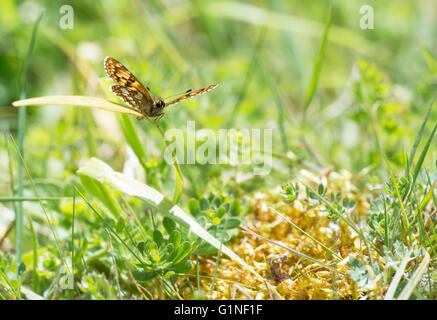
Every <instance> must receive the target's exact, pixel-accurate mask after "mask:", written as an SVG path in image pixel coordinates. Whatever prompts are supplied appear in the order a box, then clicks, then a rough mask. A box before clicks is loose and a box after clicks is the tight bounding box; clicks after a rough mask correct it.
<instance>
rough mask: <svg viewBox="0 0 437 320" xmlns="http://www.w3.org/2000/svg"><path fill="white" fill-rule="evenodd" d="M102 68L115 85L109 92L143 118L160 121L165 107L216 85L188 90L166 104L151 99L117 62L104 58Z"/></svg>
mask: <svg viewBox="0 0 437 320" xmlns="http://www.w3.org/2000/svg"><path fill="white" fill-rule="evenodd" d="M104 66H105V72H106V74H107V75H108V77H110V78H111V79H112V80H113V81H114V82H116V83H117V84H115V85H112V86H111V91H112V92H114V93H115V94H116V95H117V96H118V97H120V98H121V99H123V101H124V102H126V103H127V104H128V105H129V106H131V107H132V108H133V109H135V110H136V111H138V112H140V113H141V114H143V115H144V116H145V117H151V118H158V119H161V118H162V117H163V116H164V109H165V107H167V106H169V105H172V104H176V103H178V102H179V101H182V100H185V99H189V98H191V97H194V96H196V95H198V94H202V93H205V92H207V91H209V90H211V89H214V88H215V87H217V84H213V85H210V86H208V87H205V88H202V89H198V90H195V91H193V90H191V89H190V90H188V91H186V92H185V93H184V94H183V95H182V96H180V97H178V98H176V99H174V100H171V101H168V102H166V101H165V100H163V99H161V98H153V97H152V95H151V94H150V90H149V89H148V87H145V86H144V85H142V84H141V82H139V81H138V80H137V78H135V76H134V75H133V74H132V73H131V72H130V71H129V70H128V69H127V68H126V67H125V66H123V65H122V64H121V63H120V62H118V61H117V60H115V59H113V58H111V57H106V58H105V62H104Z"/></svg>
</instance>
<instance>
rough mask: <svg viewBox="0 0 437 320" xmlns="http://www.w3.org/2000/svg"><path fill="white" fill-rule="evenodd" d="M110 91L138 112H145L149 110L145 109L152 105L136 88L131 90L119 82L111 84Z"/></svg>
mask: <svg viewBox="0 0 437 320" xmlns="http://www.w3.org/2000/svg"><path fill="white" fill-rule="evenodd" d="M111 91H112V92H114V93H115V94H116V95H117V96H119V97H120V98H121V99H123V101H124V102H126V103H127V104H128V105H129V106H131V107H132V108H133V109H135V110H136V111H138V112H140V113H143V114H144V113H146V114H147V111H149V110H147V109H150V108H151V106H152V105H151V104H150V103H147V99H146V97H145V96H144V95H143V94H142V93H141V92H140V91H138V90H133V89H130V88H128V87H125V86H122V85H119V84H114V85H112V86H111ZM145 109H146V110H145Z"/></svg>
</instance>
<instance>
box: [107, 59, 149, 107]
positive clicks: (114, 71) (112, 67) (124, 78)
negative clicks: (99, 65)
mask: <svg viewBox="0 0 437 320" xmlns="http://www.w3.org/2000/svg"><path fill="white" fill-rule="evenodd" d="M104 65H105V72H106V74H107V75H108V77H110V78H111V79H112V80H114V82H116V83H118V84H119V85H121V86H122V87H126V88H129V89H131V90H137V91H139V92H141V93H142V94H143V96H144V99H145V102H146V104H153V98H152V96H151V95H150V92H149V90H147V88H146V87H144V86H143V85H142V84H141V82H139V81H138V79H137V78H135V76H134V75H133V74H132V73H131V72H130V71H129V70H128V69H127V68H126V67H125V66H123V65H122V64H121V63H120V62H118V61H117V60H115V59H113V58H111V57H106V58H105V63H104Z"/></svg>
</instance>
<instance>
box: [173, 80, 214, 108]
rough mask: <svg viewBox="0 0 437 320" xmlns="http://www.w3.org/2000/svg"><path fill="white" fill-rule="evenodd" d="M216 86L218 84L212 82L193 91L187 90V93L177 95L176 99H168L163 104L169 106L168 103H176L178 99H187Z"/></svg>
mask: <svg viewBox="0 0 437 320" xmlns="http://www.w3.org/2000/svg"><path fill="white" fill-rule="evenodd" d="M217 86H218V85H217V84H212V85H210V86H207V87H205V88H202V89H198V90H194V91H190V92H187V93H185V94H183V95H182V96H180V97H178V98H176V99H174V100H171V101H169V102H166V103H165V106H169V105H172V104H175V103H178V102H180V101H182V100H185V99H189V98H192V97H194V96H197V95H199V94H202V93H205V92H208V91H209V90H212V89H214V88H215V87H217Z"/></svg>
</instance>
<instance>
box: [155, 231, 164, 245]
mask: <svg viewBox="0 0 437 320" xmlns="http://www.w3.org/2000/svg"><path fill="white" fill-rule="evenodd" d="M153 240H154V241H155V243H156V244H157V245H158V247H161V246H162V244H163V243H164V237H163V236H162V233H161V232H159V230H155V231H153Z"/></svg>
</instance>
